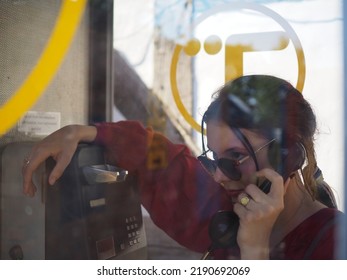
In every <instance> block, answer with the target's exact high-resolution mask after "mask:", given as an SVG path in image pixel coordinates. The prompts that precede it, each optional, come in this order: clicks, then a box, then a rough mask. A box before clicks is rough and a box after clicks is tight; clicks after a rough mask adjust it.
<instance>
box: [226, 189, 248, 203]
mask: <svg viewBox="0 0 347 280" xmlns="http://www.w3.org/2000/svg"><path fill="white" fill-rule="evenodd" d="M225 191H226V193H227V196H228V197H229V198H230V199H231V200H232V202H236V201H237V198H238V196H239V195H240V194H241V193H243V192H244V191H243V190H225Z"/></svg>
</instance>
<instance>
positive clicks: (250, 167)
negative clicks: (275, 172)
mask: <svg viewBox="0 0 347 280" xmlns="http://www.w3.org/2000/svg"><path fill="white" fill-rule="evenodd" d="M241 131H242V133H243V134H244V135H245V136H246V137H247V139H248V141H249V142H250V144H251V145H252V147H253V150H257V149H258V148H259V147H261V146H263V145H264V144H266V143H267V142H268V141H269V140H268V139H266V138H264V137H263V136H261V135H259V134H256V133H255V132H253V131H250V130H247V129H241ZM206 133H207V146H208V148H209V149H210V150H211V151H212V152H213V155H214V159H220V158H229V159H236V160H238V159H241V158H243V157H245V156H247V155H249V154H248V152H247V150H246V148H245V147H244V145H243V144H242V142H241V141H240V139H239V138H238V137H237V136H236V135H235V133H234V132H233V131H232V130H231V129H230V127H229V126H228V125H227V124H226V123H224V122H222V121H217V120H210V121H209V122H208V123H207V124H206ZM267 153H268V147H266V148H264V149H262V150H261V151H259V152H258V153H257V154H256V157H257V161H258V165H259V169H262V168H265V167H270V164H269V161H268V156H267ZM237 168H238V169H239V170H240V172H241V174H242V176H241V179H240V180H239V181H233V180H231V179H229V178H228V177H227V176H226V175H225V174H223V172H222V171H221V170H220V169H219V168H217V170H216V173H215V174H214V179H215V181H216V182H218V183H220V184H221V185H222V186H223V187H224V188H225V189H226V190H227V191H228V192H229V194H230V195H231V196H233V197H235V196H237V195H238V194H239V193H240V192H242V190H243V189H244V188H245V187H246V186H247V185H248V184H250V183H253V184H254V183H256V176H255V172H256V167H255V163H254V161H253V159H252V158H251V157H250V158H249V159H247V160H246V161H244V162H243V163H242V164H241V165H240V166H238V167H237Z"/></svg>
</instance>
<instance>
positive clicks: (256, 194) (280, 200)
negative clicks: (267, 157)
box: [234, 168, 285, 259]
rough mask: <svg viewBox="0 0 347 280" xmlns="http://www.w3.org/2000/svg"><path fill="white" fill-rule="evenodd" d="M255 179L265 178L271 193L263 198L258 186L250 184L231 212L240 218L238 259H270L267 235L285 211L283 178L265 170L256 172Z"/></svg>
mask: <svg viewBox="0 0 347 280" xmlns="http://www.w3.org/2000/svg"><path fill="white" fill-rule="evenodd" d="M257 176H258V177H265V178H266V179H267V180H269V181H270V182H271V189H270V192H269V193H268V194H265V193H264V192H263V191H262V190H260V189H259V187H258V186H256V185H254V184H250V185H248V186H247V187H246V188H245V192H244V193H242V194H240V195H239V197H238V201H239V202H238V203H235V205H234V211H235V213H236V214H237V215H238V216H239V218H240V227H239V231H238V234H237V242H238V244H239V247H240V250H241V259H269V251H270V235H271V232H272V229H273V226H274V224H275V222H276V220H277V217H278V216H279V214H280V213H281V212H282V210H283V208H284V193H285V188H284V182H283V178H282V176H281V175H279V174H278V173H277V172H276V171H274V170H272V169H268V168H265V169H262V170H261V171H258V172H257ZM245 197H248V198H249V201H248V199H247V198H245ZM242 199H243V200H242ZM247 201H248V202H247ZM241 202H243V204H241ZM245 202H247V203H245Z"/></svg>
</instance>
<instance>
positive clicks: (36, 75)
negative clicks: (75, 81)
mask: <svg viewBox="0 0 347 280" xmlns="http://www.w3.org/2000/svg"><path fill="white" fill-rule="evenodd" d="M86 2H87V0H64V1H63V3H62V7H61V9H60V13H59V16H58V18H57V22H56V24H55V27H54V29H53V31H52V34H51V37H50V38H49V40H48V42H47V45H46V47H45V49H44V51H43V53H42V55H41V57H40V59H39V61H38V63H37V64H36V66H35V67H34V68H33V69H32V71H31V73H30V74H29V76H28V77H27V78H26V80H25V81H24V83H23V84H22V85H21V87H20V88H19V89H18V90H17V91H16V92H15V93H14V95H13V97H11V98H10V99H9V100H8V101H7V102H6V103H5V104H4V105H3V107H1V108H0V120H1V121H0V135H3V134H5V133H6V132H7V131H8V130H9V129H10V128H11V127H12V126H14V125H15V124H16V122H17V121H19V119H20V118H21V117H22V116H23V115H24V113H25V112H26V111H28V110H29V109H30V108H31V107H32V106H33V105H34V104H35V103H36V101H37V100H38V99H39V97H40V96H41V95H42V93H43V92H44V91H45V89H46V88H47V86H48V85H49V83H50V82H51V80H52V78H53V77H54V75H55V73H56V72H57V70H58V69H59V66H60V64H61V63H62V61H63V58H64V56H65V54H66V52H67V50H68V49H69V46H70V43H71V41H72V39H73V37H74V34H75V31H76V29H77V27H78V25H79V22H80V19H81V17H82V15H83V12H84V10H85V6H86Z"/></svg>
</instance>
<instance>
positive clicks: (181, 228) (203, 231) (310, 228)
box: [95, 121, 340, 259]
mask: <svg viewBox="0 0 347 280" xmlns="http://www.w3.org/2000/svg"><path fill="white" fill-rule="evenodd" d="M96 127H97V137H96V139H95V143H97V144H101V145H103V146H104V147H105V150H106V157H107V160H108V162H109V163H111V164H114V165H117V166H119V167H121V168H124V169H127V170H128V171H129V173H133V174H136V175H137V177H138V180H139V186H140V192H141V199H142V204H143V206H144V207H145V208H146V209H147V211H148V212H149V213H150V216H151V219H152V220H153V222H154V223H155V224H156V225H157V226H158V227H160V228H161V229H162V230H164V231H165V232H166V233H167V234H168V235H169V236H171V237H172V238H173V239H174V240H176V241H177V242H178V243H180V244H181V245H183V246H185V247H186V248H188V249H190V250H193V251H196V252H201V253H202V252H204V251H206V250H207V248H208V247H209V246H210V239H209V235H208V226H209V221H210V219H211V217H212V215H213V214H214V213H215V212H216V211H218V210H232V208H233V206H232V203H231V202H230V199H229V198H228V196H227V194H226V192H225V191H224V189H223V188H222V187H220V185H219V184H217V183H216V182H215V181H214V180H213V178H212V177H211V176H210V175H209V174H207V172H205V170H204V169H203V167H202V166H201V165H200V163H199V162H198V160H197V159H196V158H195V157H194V156H193V155H192V154H191V152H190V151H189V149H188V148H187V147H186V146H184V145H181V144H173V143H172V142H170V141H169V140H168V139H167V138H166V137H165V136H163V135H161V134H159V133H157V132H154V131H153V130H152V129H150V128H144V127H143V126H142V125H141V124H140V123H139V122H136V121H121V122H117V123H100V124H97V125H96ZM337 213H340V212H339V211H337V210H334V209H328V208H327V209H323V210H321V211H319V212H317V213H316V214H314V215H313V216H311V217H310V218H308V219H307V220H306V221H305V222H303V223H302V224H301V225H299V226H298V227H297V228H296V229H294V230H293V231H292V232H291V233H290V234H288V235H287V236H286V237H285V239H284V240H283V242H282V243H281V244H280V246H279V248H280V250H278V251H277V252H276V253H275V254H273V255H272V258H276V259H278V258H284V259H302V258H304V255H305V253H306V251H307V250H308V248H309V246H310V244H311V243H312V240H314V238H315V237H316V236H317V235H319V234H320V232H321V231H322V230H321V229H322V227H324V225H325V224H326V223H328V222H329V221H330V220H332V219H333V218H334V217H335V216H336V215H337ZM335 229H336V224H332V225H331V226H329V227H328V229H327V230H326V231H325V232H324V233H323V234H322V237H321V238H319V240H318V241H317V246H314V248H313V249H312V253H309V256H308V258H311V259H331V258H334V255H333V252H334V246H335V235H334V234H335ZM230 252H231V251H230V250H219V251H218V250H217V251H216V254H215V257H216V258H229V253H230ZM233 254H234V253H233Z"/></svg>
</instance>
